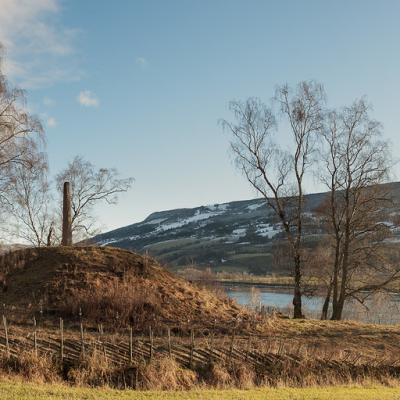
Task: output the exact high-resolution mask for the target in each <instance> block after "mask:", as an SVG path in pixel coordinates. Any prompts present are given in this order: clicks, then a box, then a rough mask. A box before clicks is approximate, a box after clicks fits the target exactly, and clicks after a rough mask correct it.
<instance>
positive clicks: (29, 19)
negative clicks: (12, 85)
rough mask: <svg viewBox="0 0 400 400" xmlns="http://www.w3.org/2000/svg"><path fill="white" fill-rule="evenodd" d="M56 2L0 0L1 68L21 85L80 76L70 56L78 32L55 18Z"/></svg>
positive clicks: (50, 0) (57, 13)
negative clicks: (3, 55)
mask: <svg viewBox="0 0 400 400" xmlns="http://www.w3.org/2000/svg"><path fill="white" fill-rule="evenodd" d="M60 1H61V0H18V1H16V0H0V10H1V12H0V43H2V44H3V45H4V47H5V51H6V58H5V62H4V66H3V69H4V72H5V73H6V74H7V75H8V76H9V77H10V78H11V79H12V80H14V81H16V82H17V83H18V84H19V85H21V86H22V87H24V88H35V87H43V86H49V85H51V84H53V83H55V82H56V81H59V80H76V79H79V77H80V71H79V70H78V68H77V66H76V60H75V59H74V57H73V54H74V46H73V42H74V39H75V38H76V35H77V33H78V31H77V30H74V29H67V28H65V27H63V26H62V25H61V24H60V23H59V21H58V20H57V19H58V17H59V15H60V13H61V11H62V10H61V7H60ZM67 60H68V61H67Z"/></svg>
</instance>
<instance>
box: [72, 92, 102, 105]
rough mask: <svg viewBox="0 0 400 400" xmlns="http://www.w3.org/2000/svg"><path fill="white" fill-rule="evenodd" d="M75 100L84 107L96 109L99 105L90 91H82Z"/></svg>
mask: <svg viewBox="0 0 400 400" xmlns="http://www.w3.org/2000/svg"><path fill="white" fill-rule="evenodd" d="M76 100H77V101H78V103H79V104H80V105H82V106H84V107H97V106H98V105H99V99H98V98H97V97H96V95H94V94H93V93H92V92H91V91H90V90H82V91H81V92H80V93H79V94H78V96H77V97H76Z"/></svg>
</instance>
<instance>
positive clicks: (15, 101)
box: [0, 47, 43, 202]
mask: <svg viewBox="0 0 400 400" xmlns="http://www.w3.org/2000/svg"><path fill="white" fill-rule="evenodd" d="M1 61H2V58H1V47H0V67H1ZM42 140H43V128H42V125H41V123H40V121H39V120H38V119H37V118H36V117H34V116H32V115H30V114H29V113H28V112H27V111H26V110H25V95H24V92H23V91H22V90H20V89H17V88H12V87H11V86H10V85H9V83H8V81H7V79H6V77H5V75H3V74H2V72H1V69H0V200H2V201H3V202H4V201H7V198H6V196H5V192H6V191H7V189H8V188H9V187H10V184H11V176H12V171H11V169H12V167H13V165H15V164H21V165H22V164H23V165H27V166H29V165H31V164H32V163H33V162H34V161H35V160H36V153H37V147H38V144H39V143H41V142H42Z"/></svg>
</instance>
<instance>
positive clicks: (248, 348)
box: [246, 335, 251, 361]
mask: <svg viewBox="0 0 400 400" xmlns="http://www.w3.org/2000/svg"><path fill="white" fill-rule="evenodd" d="M250 344H251V336H250V335H249V337H248V338H247V346H246V361H247V360H248V359H249V353H250Z"/></svg>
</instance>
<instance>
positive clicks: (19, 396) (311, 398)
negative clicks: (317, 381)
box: [0, 380, 400, 400]
mask: <svg viewBox="0 0 400 400" xmlns="http://www.w3.org/2000/svg"><path fill="white" fill-rule="evenodd" d="M0 398H1V399H2V400H50V399H55V400H58V399H60V400H61V399H62V400H67V399H68V400H117V399H118V400H144V399H154V400H157V399H160V400H173V399H182V400H183V399H185V400H186V399H187V400H192V399H193V400H195V399H196V400H197V399H207V400H208V399H211V400H212V399H215V400H217V399H234V400H239V399H246V400H398V399H400V388H388V387H379V386H378V387H370V388H361V387H334V388H333V387H328V388H307V389H284V388H281V389H258V390H193V391H189V392H152V391H149V392H135V391H129V390H126V391H118V390H111V389H89V388H72V387H68V386H64V385H54V384H52V385H50V384H32V383H25V382H23V381H14V380H2V381H0Z"/></svg>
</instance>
